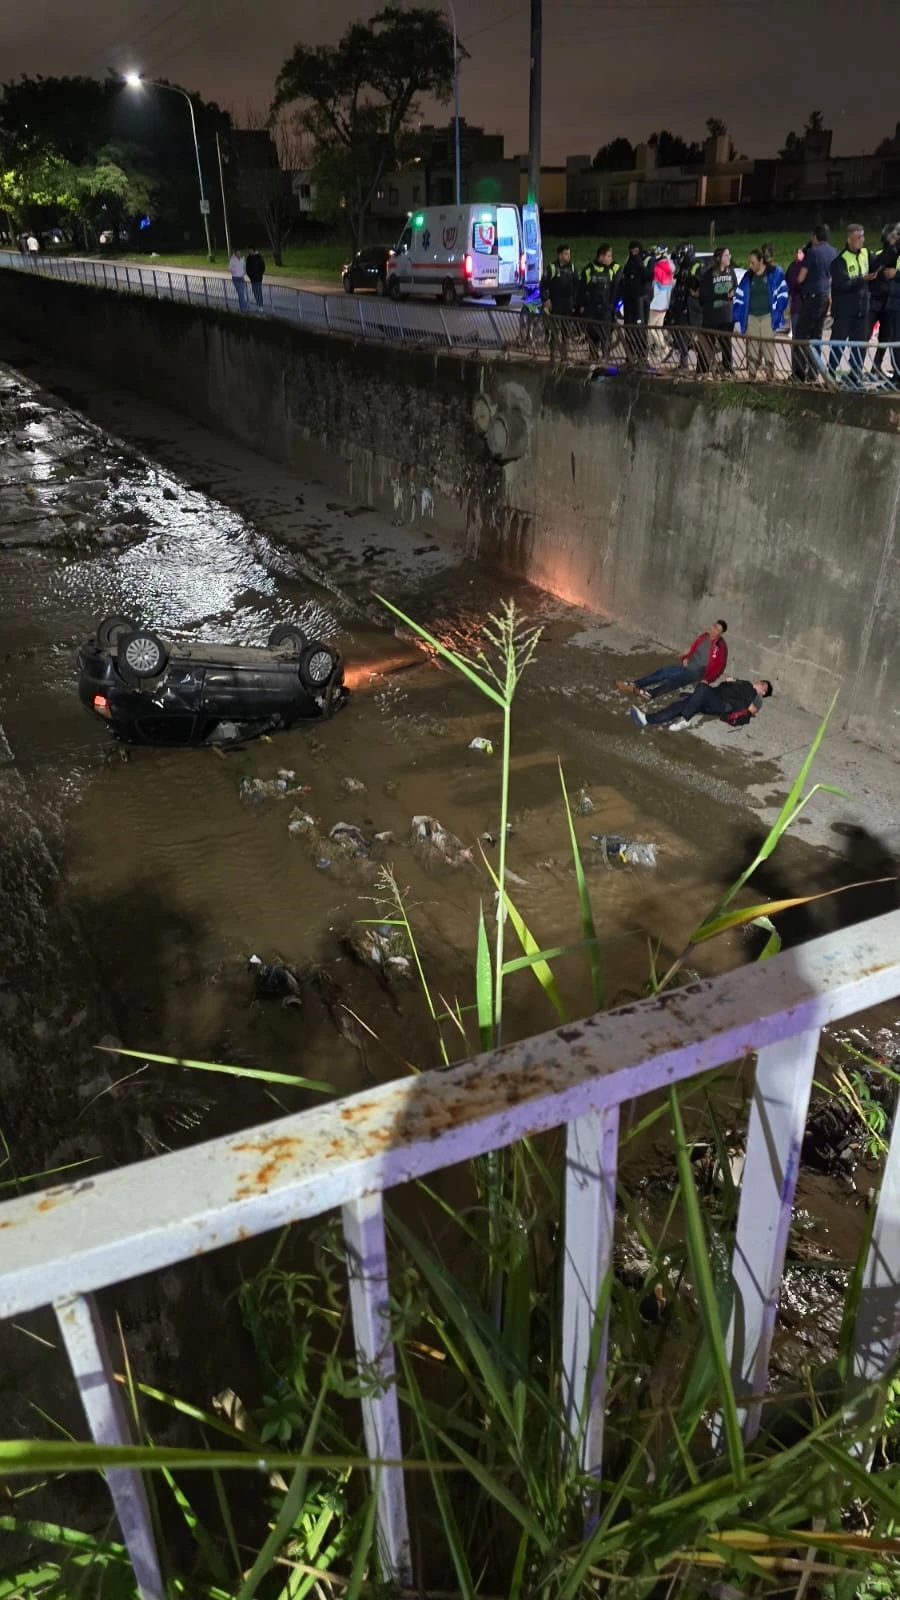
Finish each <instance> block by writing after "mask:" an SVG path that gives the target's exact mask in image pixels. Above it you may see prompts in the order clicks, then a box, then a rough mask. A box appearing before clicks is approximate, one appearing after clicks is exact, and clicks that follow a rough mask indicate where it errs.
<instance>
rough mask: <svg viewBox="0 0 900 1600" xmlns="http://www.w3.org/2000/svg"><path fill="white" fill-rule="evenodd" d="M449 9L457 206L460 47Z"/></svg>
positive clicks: (450, 4)
mask: <svg viewBox="0 0 900 1600" xmlns="http://www.w3.org/2000/svg"><path fill="white" fill-rule="evenodd" d="M447 9H448V11H449V12H450V20H451V22H452V23H453V129H454V134H455V158H456V204H457V205H461V204H462V193H461V183H460V170H459V46H458V44H457V39H456V11H455V9H454V6H453V0H447Z"/></svg>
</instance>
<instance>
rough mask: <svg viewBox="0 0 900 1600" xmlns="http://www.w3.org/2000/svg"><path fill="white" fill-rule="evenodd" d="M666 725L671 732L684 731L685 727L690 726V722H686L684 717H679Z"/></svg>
mask: <svg viewBox="0 0 900 1600" xmlns="http://www.w3.org/2000/svg"><path fill="white" fill-rule="evenodd" d="M666 727H667V728H668V730H669V732H670V733H683V732H684V730H685V728H689V727H690V723H689V722H685V720H684V717H677V718H676V720H675V721H674V722H667V723H666Z"/></svg>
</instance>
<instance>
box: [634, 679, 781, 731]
mask: <svg viewBox="0 0 900 1600" xmlns="http://www.w3.org/2000/svg"><path fill="white" fill-rule="evenodd" d="M771 693H772V685H771V684H770V682H769V680H768V678H758V679H757V681H756V682H755V683H751V682H750V680H749V678H724V679H723V681H722V682H721V683H720V684H719V686H718V688H717V689H714V688H712V686H711V685H710V684H708V683H698V685H697V687H696V689H695V690H694V692H693V694H686V695H682V697H681V699H680V700H673V701H672V704H671V705H670V706H664V707H663V709H662V711H651V712H649V713H648V712H646V711H639V710H638V708H637V706H632V707H631V710H630V711H629V713H628V715H629V716H630V718H631V720H632V722H634V723H635V724H636V726H637V727H639V728H641V729H643V728H665V727H668V728H670V729H671V731H672V732H673V733H680V732H681V730H682V729H683V728H688V727H690V724H691V719H692V718H693V717H718V718H719V719H720V720H721V721H722V722H727V723H728V725H729V727H731V728H745V727H746V726H747V723H748V722H749V721H750V718H751V717H755V716H756V715H757V713H758V712H759V710H760V709H761V707H762V703H763V701H764V700H768V698H769V696H770V695H771Z"/></svg>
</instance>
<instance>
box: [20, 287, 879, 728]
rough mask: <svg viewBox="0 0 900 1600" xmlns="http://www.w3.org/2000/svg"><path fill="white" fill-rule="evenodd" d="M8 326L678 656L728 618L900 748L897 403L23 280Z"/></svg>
mask: <svg viewBox="0 0 900 1600" xmlns="http://www.w3.org/2000/svg"><path fill="white" fill-rule="evenodd" d="M448 314H450V313H448ZM0 322H2V323H3V324H4V325H5V326H6V327H8V328H9V330H10V331H12V332H15V333H16V334H18V335H19V336H21V337H23V338H26V339H31V340H33V341H34V342H35V343H38V344H40V345H44V346H48V347H50V348H51V349H53V350H54V351H55V352H56V353H57V354H59V355H61V356H63V357H65V358H66V359H68V360H71V361H72V362H74V363H77V364H83V365H86V366H88V367H90V368H92V369H93V370H95V371H98V372H100V373H102V374H104V375H106V376H107V377H108V378H109V380H110V381H111V382H112V383H115V384H117V385H120V386H123V387H128V388H131V389H133V390H135V391H137V392H138V393H139V394H141V395H144V396H146V397H148V398H151V399H153V400H156V401H158V402H161V403H162V404H164V405H167V406H169V407H171V408H173V409H175V410H178V411H181V412H183V413H184V414H185V415H186V416H189V417H190V418H192V419H193V420H195V421H197V422H200V423H203V424H206V425H208V426H210V427H212V428H215V429H216V430H218V431H219V432H220V433H223V434H226V435H231V436H232V437H235V438H238V439H240V440H241V441H242V442H243V443H244V444H247V445H250V446H251V447H253V448H255V449H257V450H259V451H261V452H263V453H264V454H267V455H269V456H271V457H273V458H274V459H276V460H278V461H281V462H287V463H288V464H290V465H291V466H293V467H295V468H296V469H297V471H298V472H299V473H301V474H303V475H304V476H306V477H313V476H314V477H319V478H322V479H324V480H325V481H326V482H328V483H330V484H333V485H334V487H335V490H336V491H339V492H341V493H344V494H346V495H348V496H350V497H352V498H353V499H354V500H355V501H356V502H357V503H365V504H369V505H372V506H375V507H377V508H378V509H380V510H387V511H389V512H391V513H392V514H394V515H395V516H397V517H398V518H402V519H403V520H404V521H413V522H418V523H421V524H422V525H423V526H430V527H432V528H434V529H435V530H436V531H437V532H438V533H439V534H443V535H444V536H445V537H447V538H453V539H457V540H460V541H461V540H465V543H466V548H467V550H468V552H469V553H470V555H472V556H478V557H480V558H481V559H482V560H484V561H486V562H487V563H489V564H490V565H491V566H493V567H495V568H500V569H502V570H506V571H509V572H511V573H515V574H516V575H518V576H521V577H525V578H528V579H531V580H532V581H533V582H535V583H538V584H540V585H542V586H544V587H545V588H547V589H549V590H551V591H552V592H554V593H556V594H559V595H560V596H563V597H564V598H566V599H568V600H571V601H574V602H576V603H580V604H582V605H584V606H587V607H589V608H591V609H592V610H594V611H597V612H600V613H602V614H603V615H605V616H607V617H609V618H611V619H612V620H614V621H616V622H618V623H621V624H623V625H625V626H628V627H631V628H634V629H637V630H640V631H641V632H644V633H646V634H648V635H649V636H651V637H654V638H658V639H660V640H663V641H665V642H667V643H668V644H670V645H672V646H678V645H680V644H682V643H683V642H684V641H685V640H687V639H689V638H690V637H691V636H692V634H693V633H694V632H696V631H698V629H699V627H700V626H702V625H703V624H704V623H705V622H706V621H708V620H709V619H710V618H711V617H714V616H720V615H721V616H725V617H726V618H727V619H728V623H729V629H730V637H731V639H733V640H734V641H735V644H736V645H737V644H738V642H739V643H740V651H739V664H740V667H741V669H742V670H753V671H754V672H757V671H758V672H760V673H762V674H765V675H766V676H769V677H771V678H772V679H773V680H774V681H775V682H776V685H777V686H778V688H779V689H781V690H782V691H783V692H786V693H790V694H791V695H792V697H793V698H794V699H796V700H798V701H799V702H800V703H801V704H803V705H805V706H807V707H808V708H809V709H813V710H816V709H819V708H824V707H825V705H827V703H828V700H829V698H830V695H831V693H832V692H833V691H834V689H836V688H840V690H841V698H840V709H839V719H840V721H841V722H842V723H845V724H848V725H849V726H851V727H852V728H853V729H854V731H856V732H857V733H858V734H859V736H860V737H861V738H863V739H866V740H868V741H870V742H872V743H875V744H879V745H883V746H885V747H887V748H890V749H896V750H897V752H898V753H900V653H898V643H900V640H898V632H900V570H898V509H900V397H895V398H893V399H891V398H879V397H877V396H871V397H867V396H854V395H844V396H842V395H830V394H825V393H819V392H810V393H808V394H807V393H805V392H803V391H797V390H788V389H778V388H777V387H775V388H769V387H767V386H761V387H752V388H751V387H750V386H746V385H745V386H741V385H738V384H727V385H716V384H702V383H698V382H696V381H694V380H681V381H679V380H677V379H675V378H673V379H656V378H646V379H643V380H642V379H641V378H639V377H637V376H632V375H622V376H619V377H616V378H608V379H605V380H603V381H600V382H594V383H591V382H589V381H587V380H586V377H585V375H584V374H580V373H576V372H574V371H572V372H570V373H563V374H561V373H560V372H559V371H556V370H553V369H551V368H550V367H548V366H546V365H541V364H539V363H530V362H526V361H520V360H517V359H512V360H509V361H500V360H482V359H481V358H480V357H478V356H477V355H473V354H471V353H466V354H459V355H457V354H454V353H451V352H431V351H428V352H426V351H417V350H409V349H406V348H398V347H396V346H387V345H385V346H381V345H378V344H374V343H368V344H366V343H362V342H354V341H350V340H345V339H340V338H335V337H330V336H328V335H323V334H320V333H317V332H312V331H309V330H307V329H304V328H303V327H302V326H300V325H297V326H294V325H293V324H290V323H286V322H284V321H275V320H268V319H264V318H262V317H259V318H258V319H257V318H256V317H255V316H253V315H251V314H249V313H248V314H247V315H246V317H244V318H241V317H239V316H237V315H236V314H230V313H223V312H215V311H206V310H201V309H198V308H196V307H190V306H186V305H180V304H174V303H171V302H166V301H155V300H153V299H149V298H148V299H141V298H137V297H135V298H131V297H128V296H125V295H122V294H117V293H113V292H107V291H105V290H102V289H92V288H87V287H83V286H80V285H74V284H72V285H70V284H66V283H60V282H56V281H52V280H47V279H42V278H38V277H32V276H26V275H24V274H19V273H14V272H4V273H2V275H0ZM361 532H364V524H363V523H362V519H361Z"/></svg>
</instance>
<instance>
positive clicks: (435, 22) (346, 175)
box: [272, 6, 453, 247]
mask: <svg viewBox="0 0 900 1600" xmlns="http://www.w3.org/2000/svg"><path fill="white" fill-rule="evenodd" d="M452 88H453V35H452V33H451V31H450V27H449V25H448V23H447V20H446V18H445V17H444V15H443V13H442V12H441V11H437V10H434V11H432V10H427V9H424V8H416V7H414V8H411V9H410V10H408V11H407V10H401V9H400V8H399V7H398V6H386V7H385V9H384V10H383V11H379V12H377V13H376V14H375V16H374V17H373V18H372V20H371V21H370V22H355V23H353V24H351V26H350V27H349V28H348V29H347V30H346V32H345V33H344V34H342V36H341V38H340V39H339V41H338V43H337V44H336V45H318V46H315V47H313V46H310V45H304V44H298V45H296V46H295V48H294V53H293V55H292V56H290V57H289V59H288V60H287V61H285V63H284V65H283V66H282V68H281V71H280V72H279V74H278V80H277V83H276V86H275V99H274V102H273V106H272V109H273V111H275V112H277V111H279V110H281V109H282V108H283V107H284V106H287V105H293V104H295V103H297V104H299V106H300V108H301V109H300V117H299V123H300V128H301V130H302V131H303V132H304V133H305V134H306V135H307V136H308V137H309V139H310V141H311V145H312V163H311V170H312V173H313V176H314V178H315V180H316V183H317V187H318V190H319V195H320V200H321V203H322V205H323V207H325V208H329V207H330V208H331V209H332V210H337V211H339V212H341V213H343V215H345V216H346V217H347V218H348V220H349V222H350V224H351V229H352V232H353V236H354V239H355V241H356V244H357V247H359V246H360V245H361V244H362V242H363V235H364V231H365V225H366V221H367V219H368V217H369V216H370V214H371V211H372V204H373V201H374V199H375V196H376V194H377V191H378V189H379V187H380V186H381V183H382V180H383V178H384V177H385V175H386V174H387V173H388V172H393V171H396V169H397V161H398V145H399V143H400V141H401V137H402V135H403V134H404V133H405V132H406V131H407V130H408V129H409V126H410V124H411V121H412V118H413V113H414V110H415V101H416V96H417V95H421V94H427V95H430V96H431V98H432V99H434V100H437V101H439V102H446V101H447V100H449V98H450V95H451V91H452Z"/></svg>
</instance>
